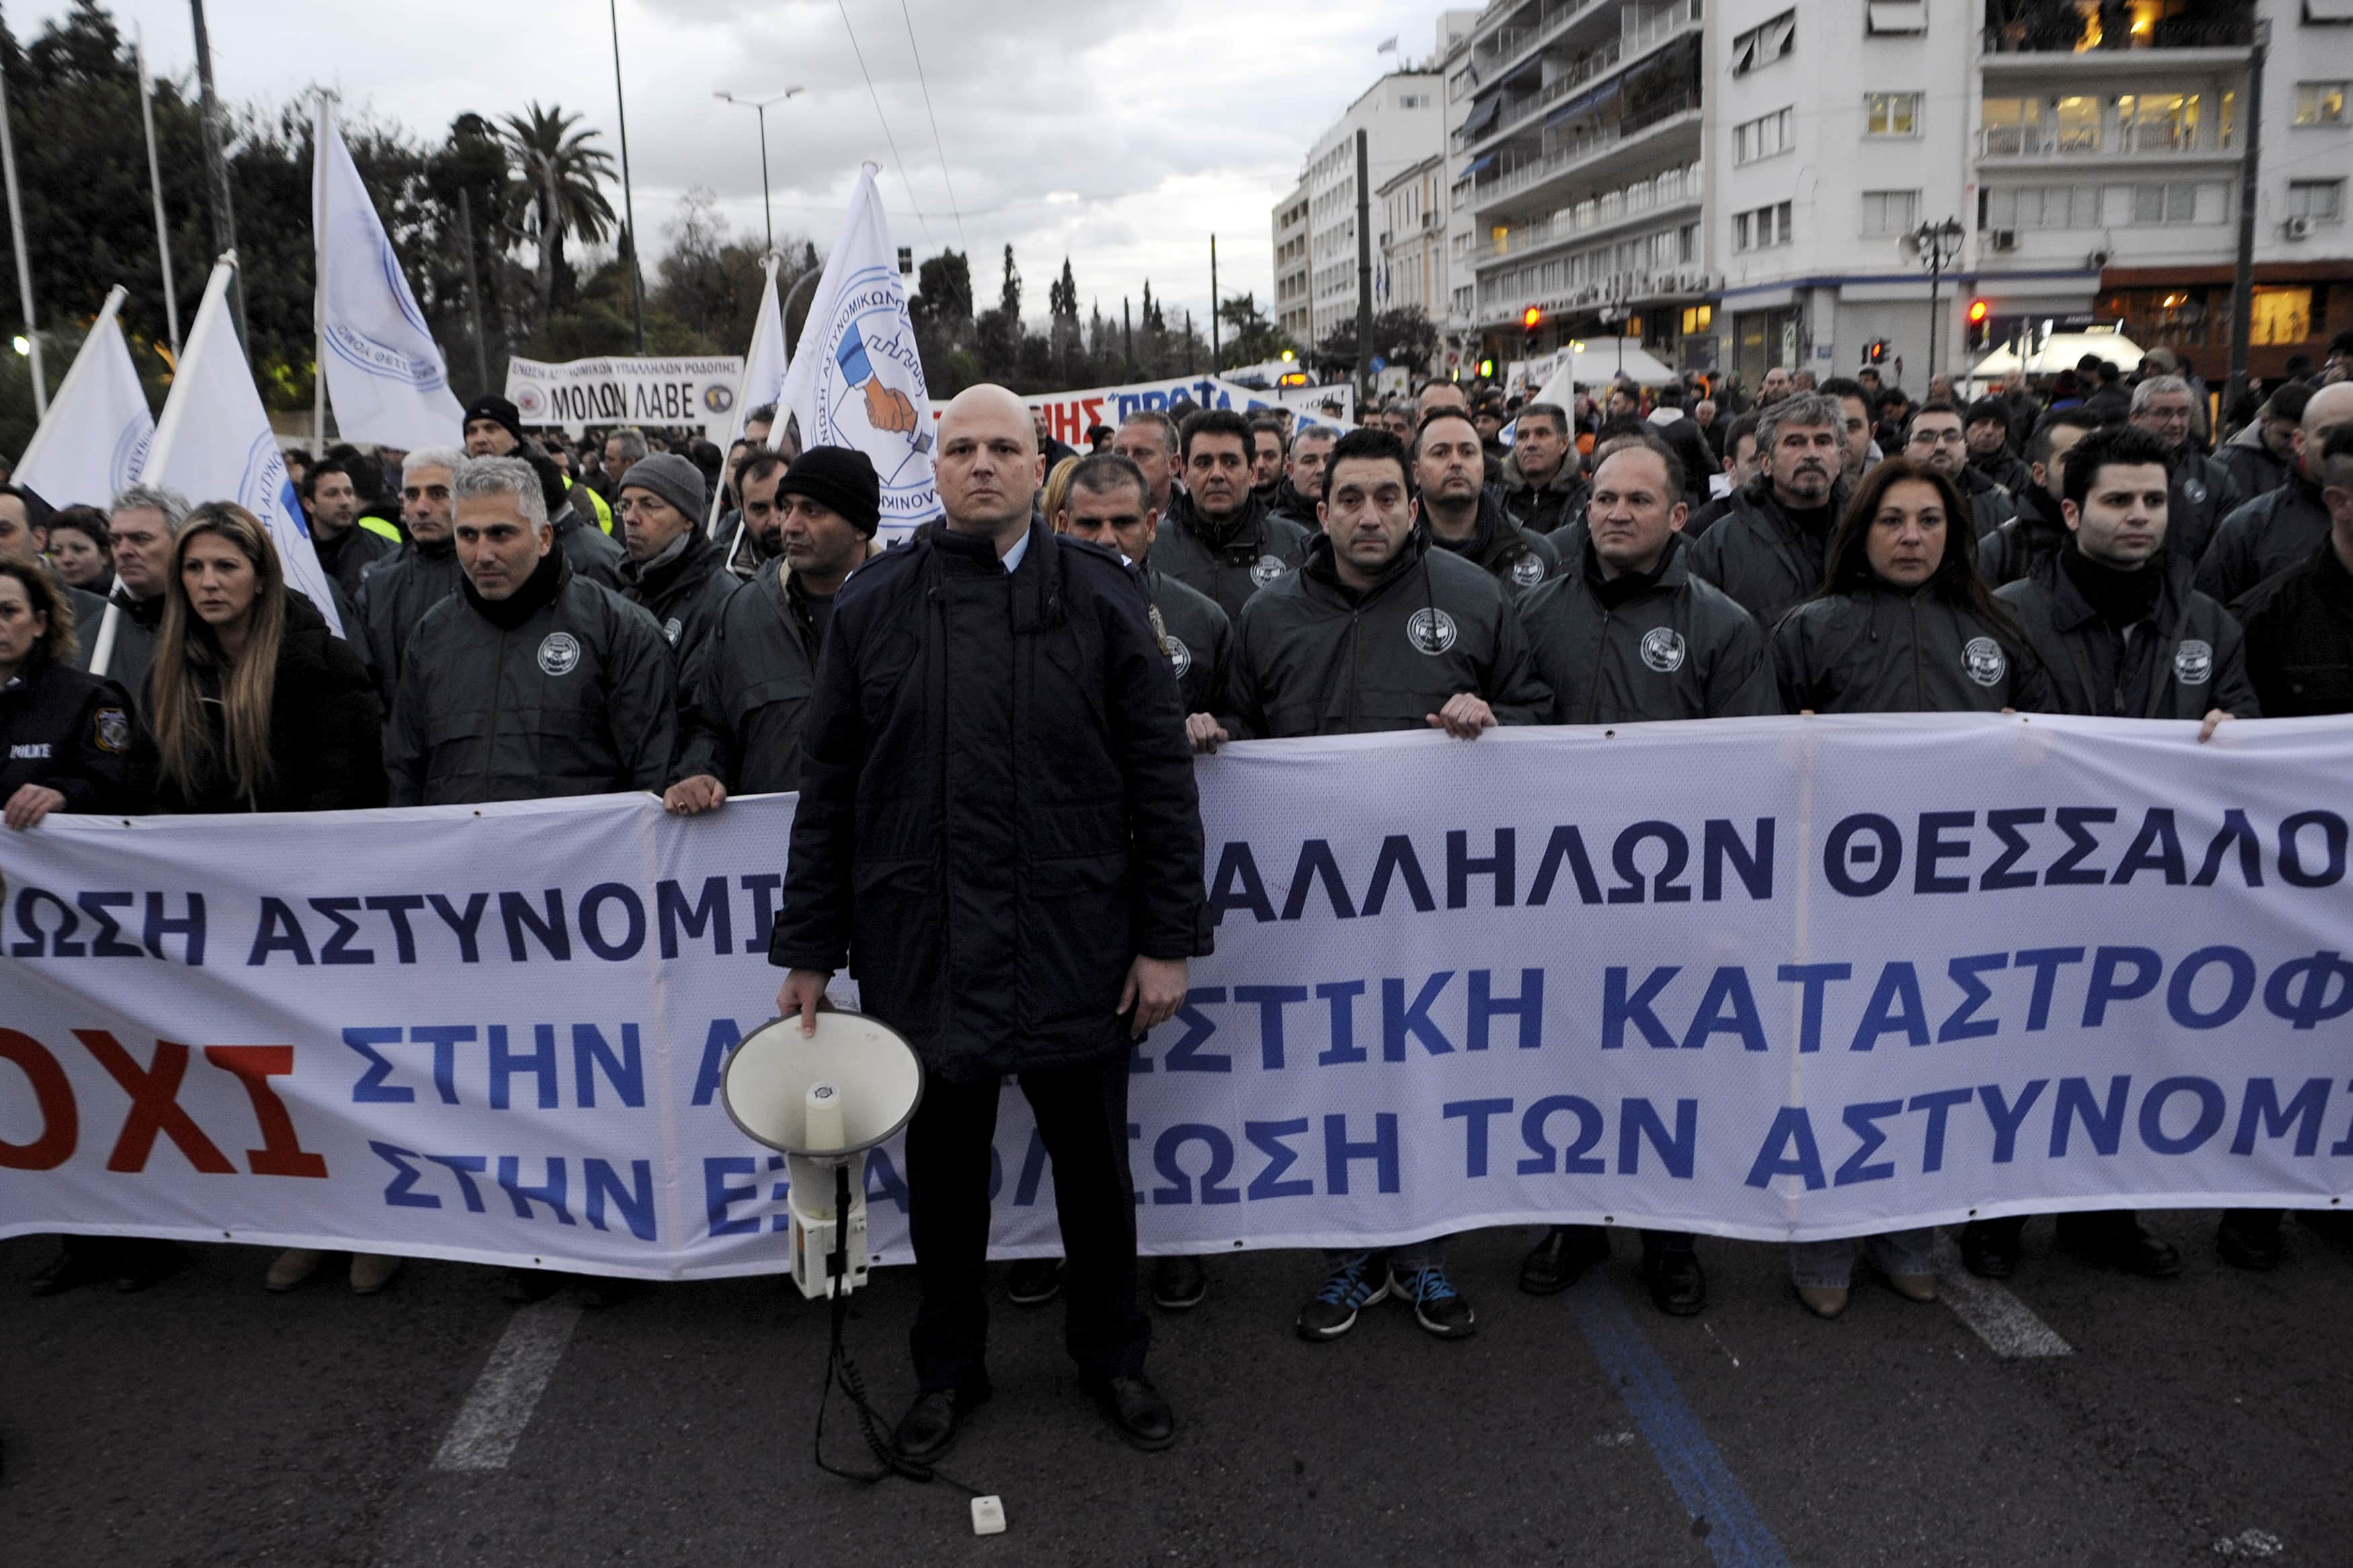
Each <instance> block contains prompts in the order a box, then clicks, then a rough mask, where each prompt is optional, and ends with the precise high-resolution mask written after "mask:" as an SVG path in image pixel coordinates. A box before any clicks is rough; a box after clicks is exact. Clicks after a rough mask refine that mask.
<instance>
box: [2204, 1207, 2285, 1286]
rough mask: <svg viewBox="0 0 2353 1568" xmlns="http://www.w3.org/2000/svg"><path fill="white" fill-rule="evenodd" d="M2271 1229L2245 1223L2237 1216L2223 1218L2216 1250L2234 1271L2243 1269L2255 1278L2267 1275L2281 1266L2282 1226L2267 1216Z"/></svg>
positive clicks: (2266, 1226) (2216, 1233)
mask: <svg viewBox="0 0 2353 1568" xmlns="http://www.w3.org/2000/svg"><path fill="white" fill-rule="evenodd" d="M2265 1218H2268V1219H2269V1220H2270V1223H2269V1224H2268V1225H2266V1224H2263V1223H2262V1222H2261V1221H2253V1222H2250V1221H2246V1220H2242V1218H2241V1217H2240V1216H2239V1215H2238V1214H2237V1213H2236V1212H2235V1211H2232V1212H2228V1213H2225V1214H2224V1215H2222V1223H2221V1226H2220V1227H2219V1228H2218V1229H2216V1231H2215V1232H2214V1250H2215V1251H2216V1252H2218V1253H2220V1254H2221V1257H2222V1261H2223V1262H2225V1263H2227V1264H2229V1265H2230V1266H2231V1267H2232V1268H2244V1269H2248V1270H2250V1271H2252V1272H2253V1273H2256V1274H2268V1273H2270V1272H2271V1271H2272V1270H2273V1269H2274V1268H2278V1267H2279V1266H2280V1252H2281V1247H2280V1226H2279V1219H2278V1216H2276V1215H2266V1216H2265Z"/></svg>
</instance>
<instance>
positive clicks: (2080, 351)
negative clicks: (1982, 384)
mask: <svg viewBox="0 0 2353 1568" xmlns="http://www.w3.org/2000/svg"><path fill="white" fill-rule="evenodd" d="M2141 352H2142V351H2141V347H2140V345H2139V344H2138V343H2136V342H2133V341H2132V340H2131V339H2130V338H2128V337H2126V336H2125V335H2124V334H2123V333H2122V332H2053V333H2052V334H2051V336H2050V338H2049V339H2048V340H2047V341H2046V342H2044V343H2043V345H2042V347H2041V348H2039V349H2037V350H2036V351H2035V352H2034V353H2031V354H2029V355H2027V356H2026V364H2025V370H2026V374H2029V375H2056V374H2059V373H2060V372H2061V371H2063V370H2073V369H2074V368H2075V362H2076V361H2077V360H2079V359H2082V358H2083V357H2084V355H2085V354H2097V355H2099V356H2100V357H2101V358H2102V359H2104V360H2107V361H2110V362H2111V363H2114V364H2115V365H2116V368H2117V369H2118V370H2121V371H2123V372H2124V373H2125V374H2126V375H2130V374H2132V372H2133V369H2134V367H2135V366H2137V365H2138V364H2139V363H2140V361H2141ZM2019 368H2020V366H2019V361H2018V353H2017V351H2016V350H2015V349H2013V348H2011V347H2010V345H2009V344H2008V343H2004V344H2003V345H2002V346H2001V347H2000V348H1998V349H1996V350H1994V351H1993V352H1992V353H1989V354H1988V355H1986V356H1985V358H1983V359H1981V360H1979V361H1978V363H1975V364H1973V365H1971V366H1970V367H1969V374H1968V379H1969V380H1971V381H2000V379H2001V378H2002V377H2003V376H2005V375H2008V374H2010V373H2011V372H2012V371H2015V370H2017V369H2019Z"/></svg>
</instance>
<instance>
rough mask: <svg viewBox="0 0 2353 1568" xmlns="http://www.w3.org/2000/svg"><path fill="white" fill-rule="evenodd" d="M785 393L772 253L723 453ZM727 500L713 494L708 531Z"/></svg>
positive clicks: (771, 435) (772, 438)
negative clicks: (756, 412) (754, 413)
mask: <svg viewBox="0 0 2353 1568" xmlns="http://www.w3.org/2000/svg"><path fill="white" fill-rule="evenodd" d="M784 390H785V318H784V315H783V313H782V312H781V311H779V310H777V309H776V252H774V251H770V252H769V253H768V259H767V262H766V264H765V267H764V268H763V270H762V273H761V278H760V309H759V312H758V313H757V314H756V315H754V317H753V318H752V348H751V352H750V353H746V354H745V355H744V374H743V375H742V376H741V377H740V378H739V379H738V380H737V382H736V384H735V410H734V412H733V414H731V415H730V416H728V420H727V439H726V441H725V442H724V443H723V445H722V447H721V450H723V451H725V450H729V449H732V448H733V447H734V445H735V443H736V442H737V441H738V440H740V439H742V438H743V435H744V420H745V419H746V418H747V417H749V416H750V415H751V412H752V410H754V408H757V407H759V406H760V405H762V404H765V403H774V402H776V399H777V398H778V397H779V396H781V395H783V393H784ZM776 423H777V424H779V425H781V424H783V423H784V416H783V415H782V414H781V413H780V414H778V415H777V416H776ZM777 434H778V432H777V431H776V430H775V429H774V428H771V429H770V430H769V432H768V445H769V446H771V447H774V446H775V445H776V437H777ZM723 500H726V494H725V492H724V491H723V490H714V491H712V497H711V516H710V518H709V520H708V521H707V523H706V527H707V528H709V529H711V530H716V529H717V528H718V526H719V508H720V503H721V502H722V501H723ZM737 531H738V532H739V533H740V532H741V531H742V530H741V525H738V529H737ZM714 536H715V535H714Z"/></svg>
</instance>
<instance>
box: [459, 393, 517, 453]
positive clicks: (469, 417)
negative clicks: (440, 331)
mask: <svg viewBox="0 0 2353 1568" xmlns="http://www.w3.org/2000/svg"><path fill="white" fill-rule="evenodd" d="M477 419H495V420H497V421H498V422H499V423H500V424H501V425H503V426H506V427H507V434H508V435H510V436H512V437H514V438H515V445H516V446H518V447H520V446H522V444H523V438H522V411H521V410H519V409H518V408H516V407H515V405H513V404H512V403H509V402H508V401H507V400H506V399H505V398H503V397H501V396H500V395H498V394H496V393H494V392H486V393H484V394H483V395H481V396H480V397H477V398H476V399H474V401H473V402H471V403H469V404H468V405H466V416H465V417H464V418H463V419H460V420H459V421H458V435H459V438H460V439H461V440H462V439H463V438H464V437H465V434H466V426H469V425H471V424H472V423H473V422H474V421H475V420H477Z"/></svg>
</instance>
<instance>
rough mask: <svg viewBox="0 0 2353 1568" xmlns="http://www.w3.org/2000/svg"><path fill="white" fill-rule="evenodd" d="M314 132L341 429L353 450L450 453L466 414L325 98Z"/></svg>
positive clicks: (318, 226) (322, 339)
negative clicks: (443, 449) (446, 449)
mask: <svg viewBox="0 0 2353 1568" xmlns="http://www.w3.org/2000/svg"><path fill="white" fill-rule="evenodd" d="M312 129H313V132H314V139H313V141H312V142H311V147H312V150H313V153H314V154H315V156H314V157H313V160H312V167H311V235H312V237H313V239H314V240H315V241H316V244H317V248H318V268H319V274H318V283H319V297H318V314H319V367H320V369H321V370H322V372H323V373H324V374H325V375H326V380H327V398H328V401H329V402H330V403H332V405H334V410H335V426H336V427H337V429H339V430H340V431H341V432H342V433H343V439H344V440H346V441H362V442H367V443H370V444H372V445H375V446H384V447H399V448H400V449H401V450H402V451H405V452H406V451H414V450H416V449H417V447H439V446H448V445H450V444H452V443H454V442H455V441H456V440H457V439H458V437H459V426H461V425H462V424H463V423H464V416H465V410H464V409H463V408H462V407H461V406H460V405H459V402H458V398H457V395H456V394H454V393H452V392H451V391H450V390H449V374H448V366H447V365H446V364H445V363H444V362H443V360H442V358H441V350H440V348H439V347H438V345H437V344H435V342H433V332H432V330H431V329H430V328H428V327H427V325H426V324H425V312H424V311H422V310H418V309H417V296H416V295H414V294H412V293H410V292H409V289H408V279H406V278H405V277H403V276H402V275H401V270H400V258H399V257H397V256H396V255H394V254H393V249H392V241H391V240H389V239H387V238H386V237H385V232H384V225H383V224H382V223H380V222H378V221H377V219H376V216H375V203H373V202H371V201H370V200H369V199H368V193H367V187H366V186H365V185H364V184H361V183H360V172H359V169H358V167H357V166H356V165H355V164H353V162H352V154H351V152H350V150H349V149H348V148H346V147H345V146H344V145H343V132H341V131H340V130H338V129H337V128H336V125H335V111H334V108H333V106H332V104H330V103H329V102H328V101H327V100H326V99H325V98H324V97H323V96H322V98H321V99H320V100H319V101H318V107H317V110H316V113H315V116H314V120H313V124H312Z"/></svg>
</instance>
